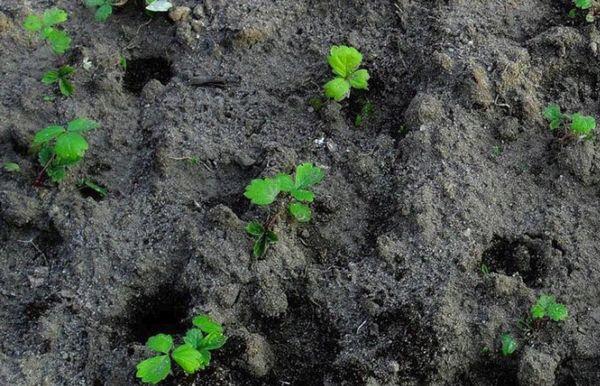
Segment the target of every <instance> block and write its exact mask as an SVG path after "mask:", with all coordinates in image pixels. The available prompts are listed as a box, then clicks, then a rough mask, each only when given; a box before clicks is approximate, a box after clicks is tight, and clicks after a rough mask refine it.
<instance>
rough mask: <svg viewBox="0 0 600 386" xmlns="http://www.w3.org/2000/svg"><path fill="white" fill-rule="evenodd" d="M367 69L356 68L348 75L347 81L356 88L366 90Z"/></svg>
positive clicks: (367, 81)
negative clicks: (356, 69)
mask: <svg viewBox="0 0 600 386" xmlns="http://www.w3.org/2000/svg"><path fill="white" fill-rule="evenodd" d="M369 79H370V76H369V71H367V70H358V71H355V72H354V73H352V75H350V78H349V79H348V81H349V82H350V85H351V86H352V87H354V88H355V89H358V90H366V89H367V88H369Z"/></svg>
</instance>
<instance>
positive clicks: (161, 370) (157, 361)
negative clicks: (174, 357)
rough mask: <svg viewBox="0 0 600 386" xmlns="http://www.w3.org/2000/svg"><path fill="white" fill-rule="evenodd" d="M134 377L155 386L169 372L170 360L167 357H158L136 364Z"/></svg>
mask: <svg viewBox="0 0 600 386" xmlns="http://www.w3.org/2000/svg"><path fill="white" fill-rule="evenodd" d="M136 369H137V372H136V373H135V376H136V377H138V378H141V380H142V382H145V383H150V384H153V385H156V384H157V383H159V382H160V381H162V380H163V379H165V378H166V377H167V376H168V375H169V373H170V372H171V359H170V358H169V356H168V355H159V356H155V357H152V358H148V359H146V360H145V361H142V362H140V363H138V365H137V366H136Z"/></svg>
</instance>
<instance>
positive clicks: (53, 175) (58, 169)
mask: <svg viewBox="0 0 600 386" xmlns="http://www.w3.org/2000/svg"><path fill="white" fill-rule="evenodd" d="M46 174H47V175H48V177H50V179H51V180H52V182H60V181H62V180H63V179H64V178H65V175H66V174H67V170H66V168H65V166H64V165H54V164H53V163H52V164H50V165H49V166H48V167H47V168H46Z"/></svg>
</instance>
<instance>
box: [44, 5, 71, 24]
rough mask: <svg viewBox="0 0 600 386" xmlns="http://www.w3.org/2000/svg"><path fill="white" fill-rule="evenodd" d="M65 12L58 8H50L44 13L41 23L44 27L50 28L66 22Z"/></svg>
mask: <svg viewBox="0 0 600 386" xmlns="http://www.w3.org/2000/svg"><path fill="white" fill-rule="evenodd" d="M68 17H69V16H68V15H67V12H65V11H64V10H62V9H59V8H50V9H47V10H46V11H44V17H43V23H44V26H46V27H50V26H53V25H56V24H60V23H64V22H65V21H67V18H68Z"/></svg>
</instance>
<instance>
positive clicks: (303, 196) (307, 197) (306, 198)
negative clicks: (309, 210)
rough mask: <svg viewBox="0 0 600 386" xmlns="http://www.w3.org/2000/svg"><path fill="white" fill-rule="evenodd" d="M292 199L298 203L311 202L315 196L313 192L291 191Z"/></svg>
mask: <svg viewBox="0 0 600 386" xmlns="http://www.w3.org/2000/svg"><path fill="white" fill-rule="evenodd" d="M292 197H294V198H295V199H296V200H298V201H303V202H313V201H314V199H315V195H314V193H313V192H311V191H309V190H303V189H294V190H292Z"/></svg>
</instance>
